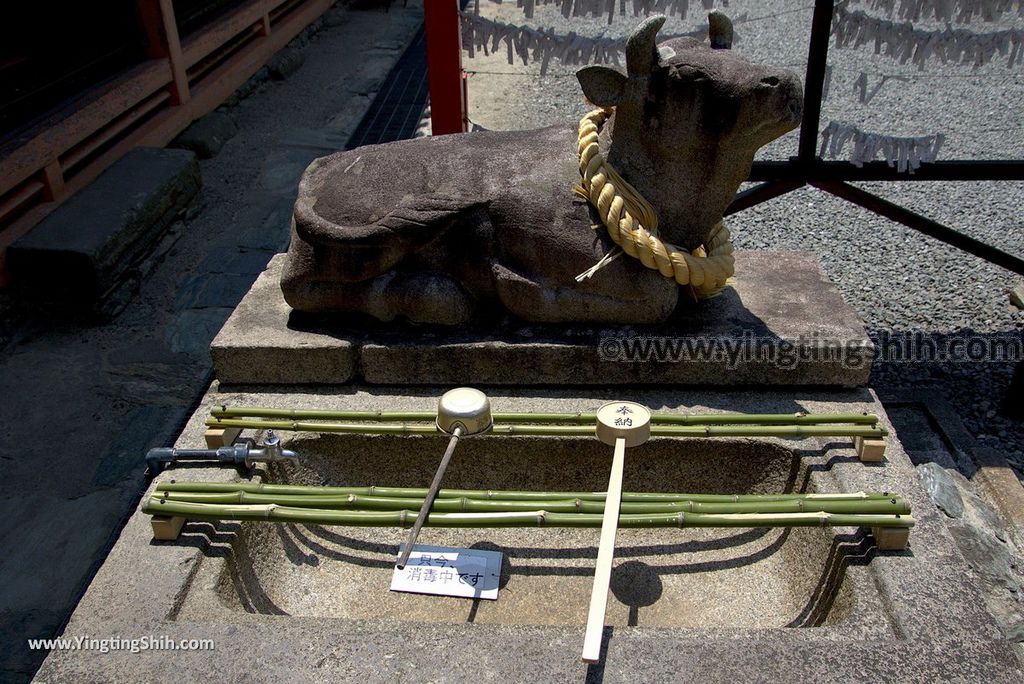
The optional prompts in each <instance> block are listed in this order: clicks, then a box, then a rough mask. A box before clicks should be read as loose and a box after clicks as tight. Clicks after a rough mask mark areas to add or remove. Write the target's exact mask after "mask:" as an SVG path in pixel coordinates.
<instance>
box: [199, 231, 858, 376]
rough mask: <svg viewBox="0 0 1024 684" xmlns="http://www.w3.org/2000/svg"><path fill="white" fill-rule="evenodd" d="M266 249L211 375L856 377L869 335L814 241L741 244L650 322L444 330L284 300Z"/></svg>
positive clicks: (218, 343)
mask: <svg viewBox="0 0 1024 684" xmlns="http://www.w3.org/2000/svg"><path fill="white" fill-rule="evenodd" d="M283 264H284V256H283V255H279V256H277V257H275V258H274V259H272V260H271V262H270V264H269V265H268V267H267V270H266V271H265V272H264V273H263V274H262V275H261V276H260V277H259V278H258V279H257V281H256V283H255V284H254V285H253V287H252V289H251V290H250V292H249V293H248V294H247V295H246V296H245V298H244V299H243V300H242V301H241V303H240V304H239V305H238V308H237V309H236V310H235V312H234V314H233V315H232V316H231V318H230V319H228V321H227V323H226V324H225V325H224V328H223V329H222V330H221V332H220V334H219V335H217V337H216V339H214V341H213V344H212V345H211V354H212V356H213V363H214V368H215V373H216V377H217V378H218V379H219V380H220V382H221V383H222V384H225V385H231V384H239V385H261V384H343V383H347V382H350V381H364V382H367V383H372V384H380V385H420V384H447V385H460V384H488V385H627V384H629V385H645V384H652V385H664V384H672V385H791V386H792V385H820V386H840V387H856V386H860V385H864V384H865V383H866V382H867V380H868V377H869V375H870V372H871V360H872V356H873V353H874V347H873V345H872V344H871V341H870V339H869V338H868V336H867V334H866V333H865V330H864V325H863V323H862V322H861V320H860V319H859V318H858V316H857V314H856V313H855V312H854V311H853V310H852V309H851V308H850V307H849V306H848V305H847V304H846V303H845V302H844V301H843V298H842V296H841V295H840V294H839V292H838V291H837V290H836V288H835V286H834V285H833V284H832V283H831V282H830V281H829V280H828V278H827V277H826V276H825V275H824V274H823V273H822V271H821V268H820V266H819V265H818V263H817V261H816V260H815V259H814V257H813V255H811V254H808V253H802V252H758V251H743V252H738V253H737V256H736V272H737V276H736V282H735V284H734V285H732V286H731V287H728V288H727V289H726V290H725V292H723V293H722V294H721V295H719V296H718V297H716V298H713V299H711V300H707V301H704V302H700V303H699V304H695V305H693V306H691V307H686V308H684V309H682V310H680V311H678V312H677V314H676V315H675V316H674V317H673V320H671V321H669V322H668V323H665V324H663V325H659V326H624V327H611V326H604V327H602V326H579V325H574V326H552V325H524V324H522V323H506V324H505V325H503V326H501V329H500V330H497V331H490V332H489V331H476V330H466V329H458V330H448V329H441V328H435V327H425V326H416V327H413V326H411V325H409V324H407V323H402V322H397V321H396V322H394V323H391V324H382V323H379V322H377V321H372V320H370V319H368V318H356V317H336V318H334V319H326V318H323V317H320V318H317V317H310V316H304V315H302V314H298V313H295V312H293V311H292V310H291V308H290V307H289V306H288V304H287V303H286V302H285V301H284V297H283V296H282V294H281V288H280V286H279V284H278V283H279V280H280V274H281V270H282V268H283Z"/></svg>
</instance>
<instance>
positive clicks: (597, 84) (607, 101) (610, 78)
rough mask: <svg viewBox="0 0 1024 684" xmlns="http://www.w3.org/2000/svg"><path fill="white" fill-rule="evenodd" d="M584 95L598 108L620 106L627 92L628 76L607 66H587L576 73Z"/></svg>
mask: <svg viewBox="0 0 1024 684" xmlns="http://www.w3.org/2000/svg"><path fill="white" fill-rule="evenodd" d="M576 78H577V79H578V80H579V82H580V86H582V87H583V94H584V95H585V96H586V97H587V99H588V100H590V101H591V102H593V103H594V104H595V105H597V106H598V107H614V106H615V105H617V104H619V100H620V99H622V94H623V92H625V90H626V75H625V74H622V73H619V72H618V71H616V70H615V69H611V68H609V67H605V66H587V67H583V68H582V69H580V70H579V71H577V72H576Z"/></svg>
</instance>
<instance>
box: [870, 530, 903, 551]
mask: <svg viewBox="0 0 1024 684" xmlns="http://www.w3.org/2000/svg"><path fill="white" fill-rule="evenodd" d="M871 535H872V536H873V537H874V538H875V545H876V546H877V547H878V549H879V551H902V550H903V549H905V548H907V541H909V540H910V528H909V527H872V528H871Z"/></svg>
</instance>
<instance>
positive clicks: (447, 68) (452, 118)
mask: <svg viewBox="0 0 1024 684" xmlns="http://www.w3.org/2000/svg"><path fill="white" fill-rule="evenodd" d="M423 15H424V17H423V18H424V23H425V24H426V30H427V82H428V83H429V85H430V123H431V128H432V129H433V133H434V135H446V134H448V133H463V132H465V131H466V119H467V117H466V95H465V90H464V89H463V84H462V31H461V30H460V26H459V0H424V6H423Z"/></svg>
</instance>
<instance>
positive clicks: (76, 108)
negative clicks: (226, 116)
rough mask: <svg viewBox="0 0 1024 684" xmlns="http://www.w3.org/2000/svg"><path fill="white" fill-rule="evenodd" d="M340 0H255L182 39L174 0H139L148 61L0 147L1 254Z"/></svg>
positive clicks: (207, 105) (211, 102)
mask: <svg viewBox="0 0 1024 684" xmlns="http://www.w3.org/2000/svg"><path fill="white" fill-rule="evenodd" d="M335 1H336V0H248V1H247V2H244V3H242V4H241V5H240V6H238V7H237V8H235V9H234V10H232V11H231V12H229V13H227V14H226V15H224V16H222V17H220V18H218V19H217V20H215V21H213V22H211V23H210V24H209V25H207V26H205V27H204V28H202V29H199V30H198V31H196V32H195V33H193V34H192V35H190V36H188V37H187V38H185V39H184V40H181V39H180V38H179V36H178V28H177V23H176V20H175V17H174V8H173V5H172V2H171V0H136V2H137V4H138V8H139V16H140V19H141V23H142V25H143V27H144V30H145V32H146V44H147V51H146V57H147V60H146V61H144V62H142V63H141V64H138V65H136V66H134V67H133V68H131V69H129V70H127V71H125V72H124V73H122V74H120V75H119V76H118V77H116V78H114V79H112V80H111V81H109V82H107V83H105V84H103V85H102V86H99V87H96V88H94V89H92V90H90V91H88V92H85V93H83V94H82V95H81V96H79V97H78V98H76V100H75V101H74V102H73V103H71V104H69V105H67V106H66V107H64V108H63V109H62V110H60V111H58V112H56V113H55V114H53V115H52V116H50V117H49V118H47V119H46V120H44V121H41V122H39V123H38V124H36V125H35V126H33V127H32V128H31V129H29V130H28V131H26V132H25V133H22V134H21V135H19V136H18V137H17V138H16V139H13V140H10V141H7V142H6V143H5V144H4V145H3V146H2V147H0V285H6V284H7V275H6V269H5V268H4V266H3V259H4V257H3V254H4V252H5V251H6V248H7V246H8V245H10V244H11V243H12V242H14V241H15V240H17V239H18V238H19V237H21V236H22V235H24V234H25V233H27V232H28V231H29V230H30V229H31V228H32V226H34V225H36V224H37V223H39V221H41V220H42V219H43V218H44V217H45V216H46V215H47V214H49V213H50V212H51V211H53V210H54V209H55V208H56V207H57V206H59V205H60V203H61V202H63V201H64V200H65V199H67V198H68V197H69V196H71V195H72V194H74V193H75V192H76V191H78V190H80V189H81V188H83V187H84V186H86V185H88V184H89V183H90V182H92V181H93V180H94V179H95V178H96V177H97V176H98V175H99V174H100V173H101V172H102V171H103V170H104V169H105V168H107V167H108V166H110V165H111V164H112V163H114V162H115V161H117V160H118V159H120V158H121V157H122V156H123V155H124V154H125V153H126V152H128V151H129V150H131V149H132V148H134V147H140V146H155V147H162V146H164V145H166V144H167V143H169V142H170V141H171V140H172V139H173V138H174V137H175V136H176V135H177V134H178V133H180V132H181V131H182V130H184V129H185V128H186V127H187V126H188V125H189V124H190V123H191V122H192V121H193V120H195V119H197V118H199V117H201V116H203V115H205V114H207V113H209V112H211V111H213V110H214V109H215V108H216V107H217V106H218V105H220V103H221V102H223V101H224V100H225V99H226V98H227V97H228V96H229V95H231V93H232V92H234V91H235V90H236V89H237V88H238V87H239V86H240V85H242V84H243V83H244V82H245V81H246V79H248V78H249V77H250V76H252V75H253V74H254V73H256V71H258V70H259V69H260V67H261V66H263V64H264V63H265V62H266V60H267V58H269V57H270V56H271V55H272V54H274V53H275V52H277V51H278V50H280V49H281V48H282V47H284V45H285V44H286V43H288V41H290V40H291V39H292V38H294V37H295V36H296V35H297V34H298V33H299V32H300V31H302V29H304V28H305V27H306V26H308V25H309V24H310V23H312V22H313V21H314V20H315V19H316V18H317V17H319V16H320V15H321V14H323V13H324V12H325V11H326V10H327V9H328V8H330V7H331V5H333V4H334V2H335Z"/></svg>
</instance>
